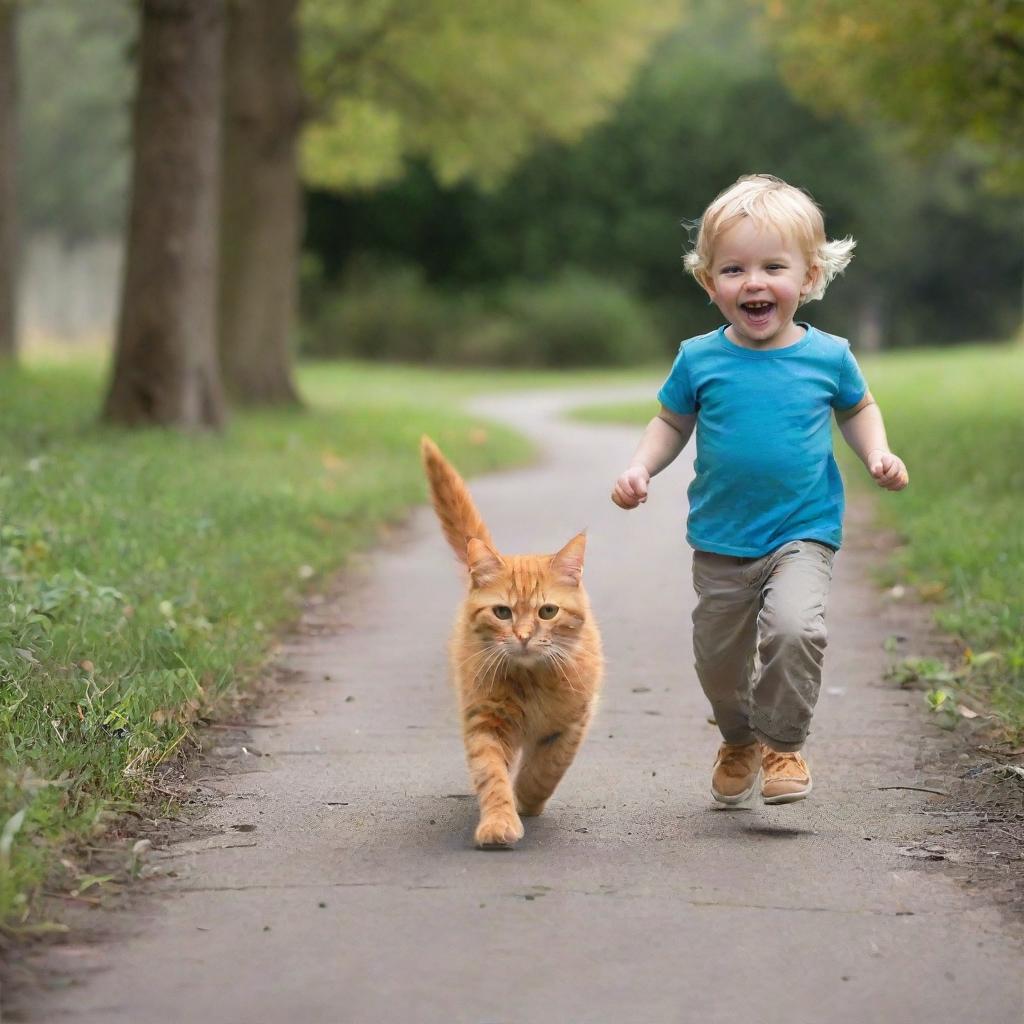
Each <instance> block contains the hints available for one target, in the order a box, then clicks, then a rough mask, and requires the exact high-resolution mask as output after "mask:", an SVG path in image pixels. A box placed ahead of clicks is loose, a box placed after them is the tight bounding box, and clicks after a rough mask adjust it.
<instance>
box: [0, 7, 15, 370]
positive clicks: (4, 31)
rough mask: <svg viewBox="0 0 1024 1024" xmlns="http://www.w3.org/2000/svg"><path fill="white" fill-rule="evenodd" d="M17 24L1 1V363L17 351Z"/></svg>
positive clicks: (13, 14)
mask: <svg viewBox="0 0 1024 1024" xmlns="http://www.w3.org/2000/svg"><path fill="white" fill-rule="evenodd" d="M16 24H17V17H16V12H15V9H14V5H13V4H12V3H10V2H9V0H0V362H6V361H8V360H11V359H13V358H14V356H15V354H16V352H17V317H16V308H17V296H18V263H19V260H18V197H17V184H16V182H17V176H16V170H17V157H16V153H17V144H16V140H17V123H18V119H17V46H16V31H15V27H16Z"/></svg>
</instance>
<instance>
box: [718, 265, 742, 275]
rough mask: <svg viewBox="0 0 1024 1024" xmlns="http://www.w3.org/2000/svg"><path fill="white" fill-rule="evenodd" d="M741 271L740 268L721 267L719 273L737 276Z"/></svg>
mask: <svg viewBox="0 0 1024 1024" xmlns="http://www.w3.org/2000/svg"><path fill="white" fill-rule="evenodd" d="M741 269H742V268H740V267H722V270H721V272H722V273H723V274H738V273H739V272H740V270H741Z"/></svg>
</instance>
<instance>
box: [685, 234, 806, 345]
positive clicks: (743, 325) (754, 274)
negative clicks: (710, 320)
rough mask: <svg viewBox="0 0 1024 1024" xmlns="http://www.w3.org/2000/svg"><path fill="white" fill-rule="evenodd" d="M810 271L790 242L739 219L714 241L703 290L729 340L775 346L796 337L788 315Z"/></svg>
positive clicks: (795, 305) (804, 285) (794, 308)
mask: <svg viewBox="0 0 1024 1024" xmlns="http://www.w3.org/2000/svg"><path fill="white" fill-rule="evenodd" d="M815 273H816V271H815V270H813V269H812V268H811V267H810V266H809V265H808V262H807V258H806V257H805V256H804V254H803V252H802V251H801V249H800V247H799V245H798V244H797V243H796V242H795V241H794V240H792V239H787V238H785V237H784V236H783V235H781V234H779V233H778V231H776V230H774V229H772V228H767V227H764V228H762V227H759V226H758V225H757V224H755V223H754V222H753V221H752V220H751V219H750V218H749V217H744V218H743V219H742V220H739V221H737V222H736V223H735V224H733V225H732V227H730V228H729V229H728V230H727V231H723V232H722V234H721V235H720V236H719V237H718V239H717V241H716V242H715V247H714V250H713V251H712V254H711V266H710V268H709V272H708V275H707V278H706V280H705V281H704V289H705V291H707V293H708V295H709V296H710V297H711V301H712V302H714V304H715V305H716V306H717V307H718V308H719V310H721V313H722V316H724V317H725V318H726V320H728V321H729V323H730V324H731V325H732V327H731V330H730V331H729V332H728V333H729V335H730V338H731V340H732V341H734V342H736V343H737V344H740V345H744V346H746V347H747V348H780V347H782V346H784V345H790V344H792V343H793V342H794V341H796V340H797V339H798V338H799V336H800V333H801V332H800V329H799V328H798V327H797V326H796V325H795V324H794V323H793V314H794V313H796V309H797V306H798V305H799V304H800V300H801V299H802V298H803V297H804V296H805V295H807V294H808V292H810V290H811V288H812V287H813V286H814V280H815Z"/></svg>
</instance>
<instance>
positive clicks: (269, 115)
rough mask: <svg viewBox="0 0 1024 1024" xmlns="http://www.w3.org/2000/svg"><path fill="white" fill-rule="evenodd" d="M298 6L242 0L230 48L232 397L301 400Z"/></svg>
mask: <svg viewBox="0 0 1024 1024" xmlns="http://www.w3.org/2000/svg"><path fill="white" fill-rule="evenodd" d="M297 6H298V0H236V2H235V3H233V4H232V5H231V7H230V8H229V16H228V41H227V48H226V51H225V54H226V55H225V98H224V168H223V190H222V193H221V202H222V236H221V252H220V289H221V290H220V302H221V306H220V357H221V367H222V371H223V374H224V382H225V385H226V387H227V390H228V393H229V394H230V395H231V396H232V397H233V398H235V399H236V400H238V401H239V402H243V403H246V404H251V405H282V404H296V403H298V401H299V397H298V392H297V390H296V388H295V385H294V383H293V381H292V332H293V329H294V321H295V311H296V305H297V301H296V298H297V291H298V257H299V242H300V239H299V231H300V220H301V216H300V194H299V179H298V164H297V143H298V135H299V129H300V127H301V123H302V113H303V108H302V93H301V88H300V84H299V64H298V59H299V58H298V31H297V26H296V18H295V15H296V8H297Z"/></svg>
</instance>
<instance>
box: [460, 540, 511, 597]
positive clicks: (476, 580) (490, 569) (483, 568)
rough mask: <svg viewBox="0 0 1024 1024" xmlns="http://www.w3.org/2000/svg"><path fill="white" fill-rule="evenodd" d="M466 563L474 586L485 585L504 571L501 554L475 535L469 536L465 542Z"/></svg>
mask: <svg viewBox="0 0 1024 1024" xmlns="http://www.w3.org/2000/svg"><path fill="white" fill-rule="evenodd" d="M466 564H467V565H468V566H469V575H470V576H471V577H472V578H473V586H474V587H486V586H488V585H489V584H491V583H493V582H494V581H495V580H496V579H497V578H498V577H499V576H500V575H501V573H502V572H503V571H504V569H505V563H504V562H502V560H501V555H499V554H498V552H497V551H495V550H494V549H493V548H491V547H490V546H489V545H487V544H485V543H484V542H483V541H482V540H477V538H476V537H470V539H469V542H468V543H467V544H466Z"/></svg>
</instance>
